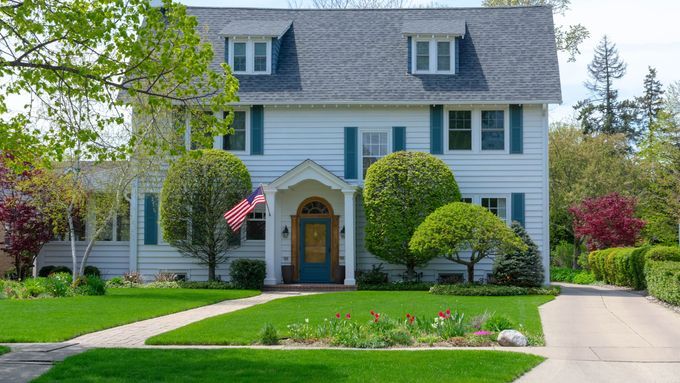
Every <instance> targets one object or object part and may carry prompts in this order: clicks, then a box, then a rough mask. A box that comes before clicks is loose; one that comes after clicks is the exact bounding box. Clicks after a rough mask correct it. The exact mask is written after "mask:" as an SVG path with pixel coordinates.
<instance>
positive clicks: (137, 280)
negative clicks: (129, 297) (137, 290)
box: [123, 271, 144, 285]
mask: <svg viewBox="0 0 680 383" xmlns="http://www.w3.org/2000/svg"><path fill="white" fill-rule="evenodd" d="M123 281H125V282H129V283H134V284H138V285H141V284H142V283H144V279H143V278H142V274H140V273H138V272H136V271H131V272H128V273H125V274H123Z"/></svg>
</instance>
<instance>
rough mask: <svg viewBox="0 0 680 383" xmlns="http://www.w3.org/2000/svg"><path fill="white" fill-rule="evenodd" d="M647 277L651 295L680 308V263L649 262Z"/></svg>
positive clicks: (646, 268) (646, 266)
mask: <svg viewBox="0 0 680 383" xmlns="http://www.w3.org/2000/svg"><path fill="white" fill-rule="evenodd" d="M645 275H646V278H647V290H648V291H649V294H650V295H652V296H654V297H656V298H658V299H659V300H662V301H664V302H667V303H670V304H673V305H679V306H680V262H673V261H654V260H648V261H647V264H646V265H645Z"/></svg>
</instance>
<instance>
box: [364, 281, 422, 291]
mask: <svg viewBox="0 0 680 383" xmlns="http://www.w3.org/2000/svg"><path fill="white" fill-rule="evenodd" d="M432 286H434V283H432V282H390V283H376V284H368V283H358V284H357V290H373V291H428V290H430V288H431V287H432Z"/></svg>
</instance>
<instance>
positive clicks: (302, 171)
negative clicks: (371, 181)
mask: <svg viewBox="0 0 680 383" xmlns="http://www.w3.org/2000/svg"><path fill="white" fill-rule="evenodd" d="M305 180H315V181H318V182H320V183H322V184H324V185H326V186H328V187H329V188H331V189H335V190H341V191H343V192H350V191H351V192H355V191H356V190H357V189H358V187H357V186H355V185H352V184H349V183H347V182H346V181H345V180H343V179H342V178H340V177H338V176H336V175H335V174H333V173H331V172H330V171H328V170H327V169H326V168H324V167H323V166H321V165H319V164H317V163H316V162H314V161H312V160H310V159H307V160H304V161H302V162H301V163H300V164H298V165H297V166H295V167H294V168H292V169H290V170H289V171H287V172H286V173H284V174H282V175H281V176H280V177H278V178H277V179H275V180H274V181H272V182H270V183H269V184H268V185H265V186H264V189H265V190H268V191H275V190H285V189H288V188H290V187H291V186H294V185H297V184H299V183H300V182H302V181H305Z"/></svg>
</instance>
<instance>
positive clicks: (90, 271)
mask: <svg viewBox="0 0 680 383" xmlns="http://www.w3.org/2000/svg"><path fill="white" fill-rule="evenodd" d="M83 274H84V275H87V276H93V277H97V278H101V276H102V272H101V271H99V269H98V268H97V267H95V266H85V270H83Z"/></svg>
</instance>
